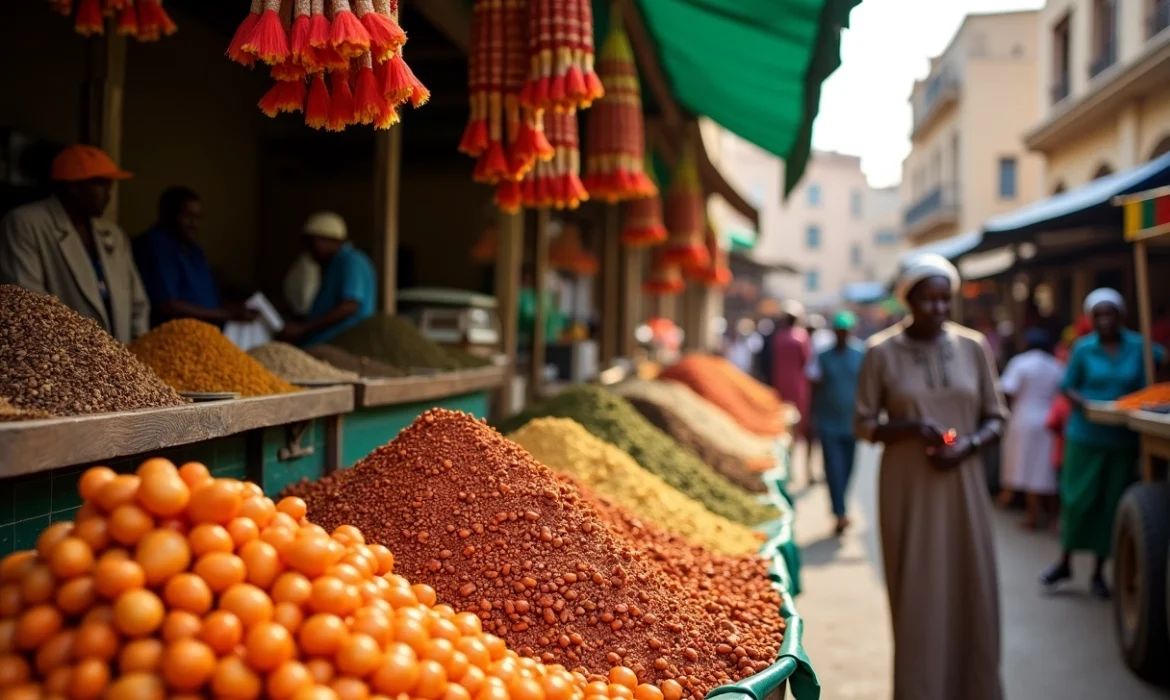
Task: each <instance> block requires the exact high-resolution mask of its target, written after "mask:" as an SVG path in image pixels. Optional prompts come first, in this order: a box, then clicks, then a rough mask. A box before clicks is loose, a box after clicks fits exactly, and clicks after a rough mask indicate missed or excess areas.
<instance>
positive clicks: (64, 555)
mask: <svg viewBox="0 0 1170 700" xmlns="http://www.w3.org/2000/svg"><path fill="white" fill-rule="evenodd" d="M93 562H94V556H93V550H92V549H90V547H89V545H88V544H86V543H85V541H84V540H82V539H80V538H78V537H66V538H64V539H62V540H61V541H60V542H58V543H57V544H55V545H53V548H52V550H51V551H50V552H49V570H51V571H52V572H53V575H54V576H56V577H57V578H59V579H71V578H77V577H78V576H84V575H86V574H88V573H89V572H90V571H91V570H93Z"/></svg>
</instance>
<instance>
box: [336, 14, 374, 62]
mask: <svg viewBox="0 0 1170 700" xmlns="http://www.w3.org/2000/svg"><path fill="white" fill-rule="evenodd" d="M332 3H333V21H332V23H331V24H330V26H329V45H330V46H332V47H333V48H334V49H336V50H337V53H338V54H340V55H341V56H342V57H343V58H355V57H357V56H361V55H362V54H364V53H365V52H367V51H369V50H370V33H369V32H367V31H366V28H365V27H363V26H362V23H361V22H360V21H358V18H357V16H355V15H354V13H353V10H352V9H350V4H349V0H332Z"/></svg>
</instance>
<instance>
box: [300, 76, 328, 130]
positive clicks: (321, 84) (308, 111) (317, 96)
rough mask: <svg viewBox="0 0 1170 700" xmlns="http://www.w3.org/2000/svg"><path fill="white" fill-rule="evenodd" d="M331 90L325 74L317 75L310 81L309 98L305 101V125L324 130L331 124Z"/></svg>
mask: <svg viewBox="0 0 1170 700" xmlns="http://www.w3.org/2000/svg"><path fill="white" fill-rule="evenodd" d="M329 107H330V104H329V88H327V87H326V86H325V75H324V73H315V74H313V77H312V79H311V81H310V87H309V97H308V99H307V100H305V124H307V125H309V126H311V127H313V128H314V129H324V128H325V125H326V124H328V123H329Z"/></svg>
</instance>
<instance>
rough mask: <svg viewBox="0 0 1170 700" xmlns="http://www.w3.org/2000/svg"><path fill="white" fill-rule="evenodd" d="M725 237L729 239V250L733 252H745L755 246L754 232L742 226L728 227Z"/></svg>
mask: <svg viewBox="0 0 1170 700" xmlns="http://www.w3.org/2000/svg"><path fill="white" fill-rule="evenodd" d="M727 238H728V240H730V241H731V247H730V250H732V251H733V252H747V251H749V250H751V249H752V248H755V247H756V232H755V231H749V230H747V229H744V228H738V227H734V228H730V229H728V230H727Z"/></svg>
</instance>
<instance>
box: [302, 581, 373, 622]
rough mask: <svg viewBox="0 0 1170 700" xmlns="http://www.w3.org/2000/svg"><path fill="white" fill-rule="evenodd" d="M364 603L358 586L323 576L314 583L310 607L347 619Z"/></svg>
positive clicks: (316, 610)
mask: <svg viewBox="0 0 1170 700" xmlns="http://www.w3.org/2000/svg"><path fill="white" fill-rule="evenodd" d="M361 603H362V596H361V593H359V592H358V588H357V586H355V585H353V584H352V583H346V582H344V581H342V580H341V579H339V578H337V577H335V576H321V577H319V578H318V579H316V580H315V581H313V594H312V595H311V596H310V597H309V606H310V607H311V608H312V609H313V610H314V611H315V612H324V613H332V614H334V615H340V616H342V617H345V616H346V615H349V614H350V613H352V612H353V611H354V610H357V609H358V606H359V605H361Z"/></svg>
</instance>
